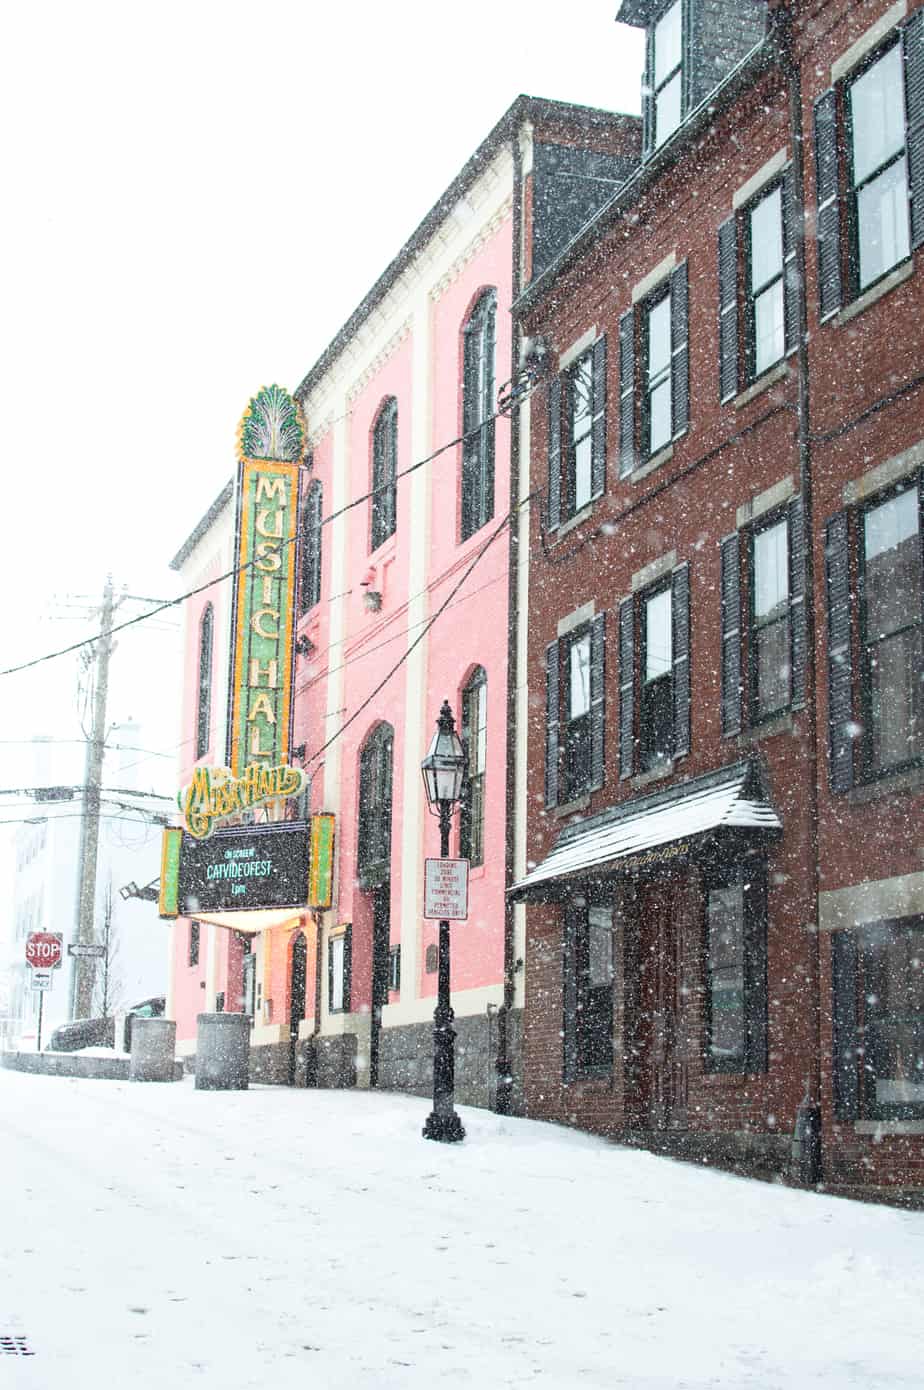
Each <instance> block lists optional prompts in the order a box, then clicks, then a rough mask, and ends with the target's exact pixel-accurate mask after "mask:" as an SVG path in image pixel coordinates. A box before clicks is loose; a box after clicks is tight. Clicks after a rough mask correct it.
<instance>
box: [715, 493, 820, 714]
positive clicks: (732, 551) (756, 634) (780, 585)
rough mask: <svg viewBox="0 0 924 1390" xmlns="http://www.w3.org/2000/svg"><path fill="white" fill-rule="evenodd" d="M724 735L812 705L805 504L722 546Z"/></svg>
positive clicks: (795, 503)
mask: <svg viewBox="0 0 924 1390" xmlns="http://www.w3.org/2000/svg"><path fill="white" fill-rule="evenodd" d="M720 550H721V609H722V732H723V733H725V734H737V733H740V731H741V729H742V727H744V726H745V725H749V726H751V727H756V726H758V725H760V724H761V723H763V722H764V721H765V720H768V719H772V718H774V716H776V715H779V714H781V713H783V712H784V711H785V710H788V709H792V708H798V707H800V706H801V705H802V704H803V703H804V701H805V670H806V647H805V643H806V628H805V623H806V613H805V533H804V527H803V510H802V500H801V498H799V497H794V498H792V499H791V500H790V501H789V502H788V503H786V505H785V506H784V507H782V508H780V507H775V508H774V509H773V510H772V511H770V512H769V513H767V515H765V516H762V517H761V518H760V519H759V520H758V521H756V522H754V524H753V525H751V526H750V527H748V528H747V529H746V530H744V531H742V532H740V533H739V532H735V533H734V534H733V535H731V536H726V537H725V539H724V540H723V541H722V542H721V546H720Z"/></svg>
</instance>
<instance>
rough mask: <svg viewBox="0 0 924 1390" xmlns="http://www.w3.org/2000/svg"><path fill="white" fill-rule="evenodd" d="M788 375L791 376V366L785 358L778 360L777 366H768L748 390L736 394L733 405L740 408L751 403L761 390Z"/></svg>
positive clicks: (767, 388)
mask: <svg viewBox="0 0 924 1390" xmlns="http://www.w3.org/2000/svg"><path fill="white" fill-rule="evenodd" d="M787 376H789V368H788V367H787V365H786V361H785V358H784V360H783V361H782V362H777V364H776V366H775V367H770V368H768V370H767V371H765V372H764V374H763V376H759V377H758V378H757V380H756V381H755V382H753V383H752V385H750V386H749V387H748V388H747V390H746V391H742V392H741V393H740V394H739V395H737V396H735V398H734V399H733V401H732V405H733V406H734V407H735V409H736V410H740V409H741V407H742V406H745V405H750V403H751V401H753V400H754V398H755V397H756V396H759V395H760V394H761V392H763V391H767V390H769V389H770V387H771V386H775V385H776V383H777V382H778V381H782V380H783V378H784V377H787Z"/></svg>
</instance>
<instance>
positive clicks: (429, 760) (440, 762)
mask: <svg viewBox="0 0 924 1390" xmlns="http://www.w3.org/2000/svg"><path fill="white" fill-rule="evenodd" d="M467 761H468V760H467V758H466V756H465V749H464V748H463V747H462V740H461V739H460V738H459V735H458V734H457V733H456V722H455V720H454V719H453V717H452V710H451V709H450V708H449V702H448V700H444V701H443V706H442V709H441V710H440V717H439V719H438V720H437V722H436V733H435V734H434V736H433V742H432V743H431V744H430V747H429V749H428V751H427V756H426V757H425V758H424V760H423V762H422V763H421V765H420V770H421V772H422V773H423V779H424V786H425V788H426V791H427V804H428V806H429V807H430V811H431V813H432V814H433V815H436V816H439V822H440V855H441V857H442V858H443V859H448V858H449V825H450V819H451V817H452V811H453V807H454V806H456V805H457V804H458V802H459V801H460V799H461V797H462V784H463V782H464V780H465V769H466V764H467ZM438 969H439V974H438V976H437V982H438V987H437V996H436V1009H435V1010H434V1013H433V1109H432V1111H431V1112H430V1114H429V1115H428V1116H427V1123H426V1124H425V1125H424V1128H423V1134H424V1138H425V1139H437V1140H439V1142H440V1143H443V1144H457V1143H458V1142H459V1140H460V1139H464V1138H465V1130H464V1129H463V1128H462V1121H461V1120H460V1119H459V1117H458V1115H457V1114H456V1112H455V1108H454V1105H453V1093H454V1090H455V1069H456V1059H455V1041H456V1034H455V1029H454V1028H453V1026H452V1024H453V1019H454V1018H455V1015H454V1013H453V1011H452V1005H451V1004H450V1002H449V923H448V922H440V946H439V967H438Z"/></svg>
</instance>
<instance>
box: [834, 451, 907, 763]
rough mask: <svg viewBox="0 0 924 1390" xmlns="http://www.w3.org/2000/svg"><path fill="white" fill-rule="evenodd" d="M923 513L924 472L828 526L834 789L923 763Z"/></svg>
mask: <svg viewBox="0 0 924 1390" xmlns="http://www.w3.org/2000/svg"><path fill="white" fill-rule="evenodd" d="M922 512H924V474H921V475H919V477H918V478H917V479H912V480H910V481H909V482H906V483H905V484H903V485H901V486H899V487H897V488H896V489H894V490H893V491H892V492H891V493H890V494H888V495H886V496H884V497H883V496H879V497H878V498H875V499H874V500H873V501H871V502H870V503H868V504H867V505H866V506H864V507H859V508H855V509H854V510H853V511H852V512H851V511H845V512H841V513H839V514H838V515H837V516H835V517H832V518H831V520H830V522H829V523H828V528H827V537H826V540H827V544H826V550H825V560H826V570H827V584H828V688H829V693H828V709H829V720H830V728H829V737H830V758H831V763H830V771H831V783H832V786H833V787H834V789H835V790H838V791H843V790H846V789H847V788H848V787H850V786H851V785H852V783H853V782H854V780H856V779H858V778H859V779H860V780H869V779H874V778H876V777H879V776H882V775H883V774H885V773H889V772H895V771H898V770H900V769H902V768H906V767H912V766H915V765H919V764H920V763H921V762H922V761H924V558H922V529H924V528H922ZM854 574H855V575H856V581H857V588H858V591H859V604H855V602H854V583H853V577H854ZM856 650H859V657H860V662H859V666H860V669H859V672H858V673H857V675H858V679H856V678H855V676H854V663H853V659H852V657H853V653H854V652H855V651H856Z"/></svg>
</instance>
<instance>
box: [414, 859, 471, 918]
mask: <svg viewBox="0 0 924 1390" xmlns="http://www.w3.org/2000/svg"><path fill="white" fill-rule="evenodd" d="M424 917H425V918H426V919H427V921H428V922H464V921H465V920H466V918H467V917H468V860H467V859H425V860H424Z"/></svg>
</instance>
